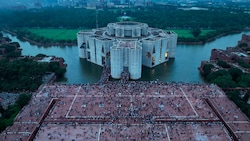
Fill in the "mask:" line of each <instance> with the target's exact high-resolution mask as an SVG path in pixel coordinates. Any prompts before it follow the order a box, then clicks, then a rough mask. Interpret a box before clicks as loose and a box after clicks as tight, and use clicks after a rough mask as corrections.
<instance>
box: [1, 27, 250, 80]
mask: <svg viewBox="0 0 250 141" xmlns="http://www.w3.org/2000/svg"><path fill="white" fill-rule="evenodd" d="M242 34H250V32H242V33H238V34H233V35H228V36H225V37H221V38H218V39H216V40H214V41H213V42H210V43H207V44H205V45H177V48H176V58H175V59H170V60H169V62H167V63H164V64H161V65H159V66H156V67H154V68H151V69H150V68H147V67H143V68H142V78H141V79H140V80H161V81H168V82H172V81H174V82H191V83H197V82H199V83H200V82H201V83H203V82H204V80H203V78H202V76H201V75H200V73H199V71H198V67H199V65H200V63H201V61H202V60H209V57H210V52H211V50H212V49H213V48H217V49H225V48H226V47H232V46H235V45H236V44H237V42H238V41H239V40H240V39H241V36H242ZM4 36H8V37H9V38H10V39H11V40H12V41H14V42H19V44H20V46H21V48H22V49H23V51H22V54H23V55H31V56H35V55H37V54H39V53H42V54H46V55H55V56H57V57H63V58H64V60H65V62H66V63H67V65H68V66H67V72H66V73H65V79H64V80H62V82H63V83H64V82H65V83H68V84H79V83H94V82H97V81H98V80H99V79H100V76H101V72H102V67H100V66H97V65H95V64H92V63H90V62H87V61H86V60H85V59H79V57H78V49H77V47H76V46H73V47H70V46H66V47H59V46H51V47H38V46H36V45H31V44H30V43H29V42H26V41H20V40H18V39H17V38H16V37H15V36H11V35H10V34H7V33H4Z"/></svg>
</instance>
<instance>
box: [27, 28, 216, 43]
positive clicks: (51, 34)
mask: <svg viewBox="0 0 250 141" xmlns="http://www.w3.org/2000/svg"><path fill="white" fill-rule="evenodd" d="M26 30H27V31H29V32H31V33H33V34H34V35H35V36H37V37H43V38H47V39H51V40H54V41H57V40H76V33H77V32H78V31H80V29H55V28H39V29H26ZM86 30H88V29H86ZM169 30H173V31H174V32H175V33H177V34H178V37H185V38H193V37H194V36H193V35H192V33H191V30H189V29H169ZM212 31H214V30H201V35H205V34H206V33H208V32H212Z"/></svg>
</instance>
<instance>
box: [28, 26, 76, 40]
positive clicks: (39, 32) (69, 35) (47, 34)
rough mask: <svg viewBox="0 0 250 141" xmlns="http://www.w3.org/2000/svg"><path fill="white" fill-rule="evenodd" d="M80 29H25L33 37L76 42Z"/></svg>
mask: <svg viewBox="0 0 250 141" xmlns="http://www.w3.org/2000/svg"><path fill="white" fill-rule="evenodd" d="M79 30H80V29H55V28H39V29H27V31H29V32H31V33H33V34H34V35H35V36H38V37H43V38H47V39H51V40H76V33H77V32H78V31H79Z"/></svg>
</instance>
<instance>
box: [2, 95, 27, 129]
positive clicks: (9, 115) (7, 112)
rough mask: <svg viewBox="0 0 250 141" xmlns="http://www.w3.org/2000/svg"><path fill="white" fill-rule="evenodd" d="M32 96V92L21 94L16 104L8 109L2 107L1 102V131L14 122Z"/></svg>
mask: <svg viewBox="0 0 250 141" xmlns="http://www.w3.org/2000/svg"><path fill="white" fill-rule="evenodd" d="M30 98H31V94H26V93H24V94H20V95H19V97H18V99H17V101H16V102H15V104H14V105H11V106H9V107H8V108H7V109H4V108H3V107H2V104H1V103H0V113H1V115H2V116H1V117H0V132H2V131H3V130H4V129H5V128H6V127H8V126H10V125H12V124H13V120H14V118H15V117H16V115H17V114H18V112H19V111H20V110H21V109H22V108H23V107H24V106H25V105H27V104H28V102H29V100H30Z"/></svg>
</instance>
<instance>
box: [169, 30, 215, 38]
mask: <svg viewBox="0 0 250 141" xmlns="http://www.w3.org/2000/svg"><path fill="white" fill-rule="evenodd" d="M169 30H173V31H174V32H175V33H177V34H178V37H185V38H193V37H194V36H193V34H192V33H191V30H189V29H169ZM211 31H214V30H210V29H202V30H201V35H206V34H207V33H208V32H211Z"/></svg>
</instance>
